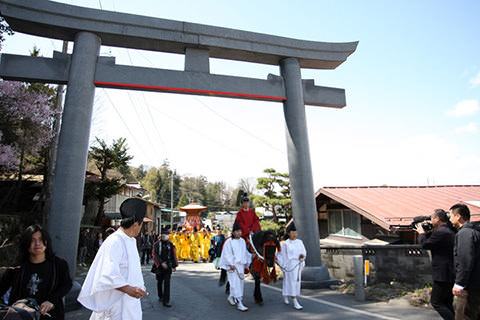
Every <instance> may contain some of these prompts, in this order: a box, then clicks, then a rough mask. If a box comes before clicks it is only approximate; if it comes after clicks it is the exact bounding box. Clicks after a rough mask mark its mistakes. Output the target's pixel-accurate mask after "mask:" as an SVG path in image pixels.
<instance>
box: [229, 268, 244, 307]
mask: <svg viewBox="0 0 480 320" xmlns="http://www.w3.org/2000/svg"><path fill="white" fill-rule="evenodd" d="M236 268H237V270H228V271H227V276H228V282H229V283H230V296H229V297H232V298H235V299H238V300H242V298H243V283H244V281H245V280H242V279H243V278H244V277H245V274H244V269H243V266H242V267H239V266H236ZM237 272H238V273H237ZM240 278H242V279H240Z"/></svg>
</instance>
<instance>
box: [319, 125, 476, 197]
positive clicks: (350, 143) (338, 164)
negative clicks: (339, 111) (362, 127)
mask: <svg viewBox="0 0 480 320" xmlns="http://www.w3.org/2000/svg"><path fill="white" fill-rule="evenodd" d="M325 143H327V145H323V144H324V142H322V146H323V148H322V149H321V150H318V149H316V148H313V149H312V151H313V152H312V161H313V169H314V181H315V187H316V189H318V188H319V187H321V186H359V185H360V186H373V185H383V184H387V185H391V186H393V185H426V184H478V183H479V181H480V180H479V178H478V177H479V176H480V155H479V154H478V152H476V151H475V150H464V149H462V148H461V147H460V146H459V145H457V144H456V143H455V142H452V141H448V140H445V139H443V138H441V137H439V136H436V135H433V134H424V135H417V136H411V137H405V138H403V139H391V138H388V137H386V138H385V139H377V140H376V141H373V140H370V139H366V138H365V137H360V136H359V137H354V138H350V139H345V140H343V141H340V143H339V142H338V141H337V142H334V141H332V142H328V141H327V142H325ZM325 150H329V155H328V156H325Z"/></svg>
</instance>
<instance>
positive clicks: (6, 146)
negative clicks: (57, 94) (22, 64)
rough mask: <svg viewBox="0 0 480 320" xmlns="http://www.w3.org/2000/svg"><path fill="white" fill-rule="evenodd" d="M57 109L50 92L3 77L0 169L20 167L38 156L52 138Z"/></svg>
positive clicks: (20, 168) (0, 116) (0, 100)
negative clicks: (5, 79) (28, 159)
mask: <svg viewBox="0 0 480 320" xmlns="http://www.w3.org/2000/svg"><path fill="white" fill-rule="evenodd" d="M54 115H55V111H54V110H53V108H52V98H51V95H50V94H48V93H47V92H44V91H41V90H38V88H35V87H33V85H25V84H23V83H21V82H16V81H0V170H1V171H3V172H6V171H11V170H12V169H14V168H15V167H16V168H18V171H17V173H18V180H21V178H22V173H23V169H24V164H25V159H26V158H27V157H38V156H39V155H40V152H41V150H42V149H44V148H45V147H47V146H48V144H49V142H50V140H51V138H52V122H53V119H54Z"/></svg>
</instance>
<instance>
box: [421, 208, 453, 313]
mask: <svg viewBox="0 0 480 320" xmlns="http://www.w3.org/2000/svg"><path fill="white" fill-rule="evenodd" d="M431 219H432V224H433V230H432V231H429V232H425V230H423V228H417V230H418V232H419V233H420V243H421V244H422V247H423V248H424V249H429V250H430V251H431V253H432V279H433V285H432V293H431V297H430V302H431V304H432V306H433V307H434V308H435V310H436V311H437V312H438V313H439V314H440V315H441V316H442V318H443V319H448V320H454V319H455V313H454V310H453V294H452V288H453V282H454V277H455V271H454V268H453V245H454V242H455V232H454V231H453V230H452V228H451V227H450V224H449V223H448V215H447V212H445V211H444V210H442V209H436V210H435V211H434V213H433V214H432V217H431Z"/></svg>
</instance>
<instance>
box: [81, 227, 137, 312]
mask: <svg viewBox="0 0 480 320" xmlns="http://www.w3.org/2000/svg"><path fill="white" fill-rule="evenodd" d="M126 285H130V286H133V287H139V288H142V289H144V290H145V285H144V282H143V276H142V268H141V266H140V257H139V256H138V251H137V240H136V239H135V238H131V237H129V236H128V235H126V234H125V232H123V231H122V230H121V229H118V230H117V231H115V232H114V233H112V234H111V235H110V236H109V237H108V238H107V239H106V240H105V241H104V242H103V244H102V246H101V247H100V249H99V250H98V252H97V255H96V256H95V259H94V260H93V263H92V266H91V267H90V270H88V274H87V277H86V279H85V282H84V283H83V286H82V290H81V291H80V294H79V296H78V301H79V302H80V303H81V304H82V305H83V306H85V308H87V309H90V310H92V311H93V312H92V315H91V317H90V319H91V320H97V319H98V320H100V319H104V320H107V319H108V320H117V319H118V320H140V319H142V307H141V304H140V299H136V298H133V297H130V296H129V295H127V294H125V293H123V292H121V291H119V290H117V288H120V287H123V286H126Z"/></svg>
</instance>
